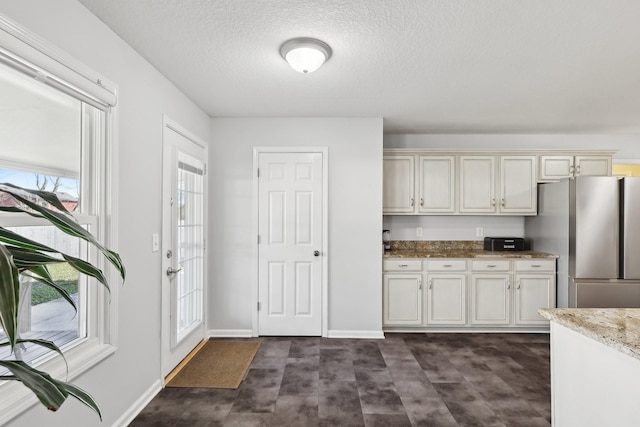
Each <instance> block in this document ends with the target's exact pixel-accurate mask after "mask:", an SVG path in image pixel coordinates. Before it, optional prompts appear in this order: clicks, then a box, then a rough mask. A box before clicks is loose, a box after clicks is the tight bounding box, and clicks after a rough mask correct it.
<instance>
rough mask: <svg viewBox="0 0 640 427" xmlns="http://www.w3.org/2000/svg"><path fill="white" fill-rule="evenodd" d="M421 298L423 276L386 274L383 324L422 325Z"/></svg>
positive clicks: (384, 277)
mask: <svg viewBox="0 0 640 427" xmlns="http://www.w3.org/2000/svg"><path fill="white" fill-rule="evenodd" d="M421 296H422V274H385V275H384V276H383V298H382V309H383V318H382V322H383V324H384V325H387V326H401V325H420V324H422V298H421Z"/></svg>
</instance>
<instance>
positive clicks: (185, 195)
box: [162, 122, 206, 377]
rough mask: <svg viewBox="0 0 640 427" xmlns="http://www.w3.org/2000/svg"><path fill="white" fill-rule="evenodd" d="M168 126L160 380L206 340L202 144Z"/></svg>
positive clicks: (163, 234)
mask: <svg viewBox="0 0 640 427" xmlns="http://www.w3.org/2000/svg"><path fill="white" fill-rule="evenodd" d="M185 135H188V133H187V132H186V131H184V130H182V129H180V128H179V127H178V126H177V125H175V124H171V123H168V122H167V123H165V127H164V133H163V138H164V153H163V177H164V181H163V215H162V217H163V219H162V222H163V233H162V241H163V245H162V318H163V319H162V375H163V377H165V376H166V375H167V374H169V373H170V372H171V370H172V369H173V368H175V367H176V366H177V365H178V364H179V363H180V361H181V360H182V359H184V358H185V357H186V356H187V355H188V354H189V352H190V351H191V350H193V349H194V348H195V347H196V346H197V345H198V343H200V341H202V340H203V339H204V293H205V289H204V283H205V280H204V279H205V263H204V251H205V247H204V244H205V236H206V228H205V224H206V221H205V206H206V179H205V172H206V170H205V168H206V164H205V159H206V148H205V146H204V143H202V142H200V141H198V140H197V139H196V138H195V137H189V136H185Z"/></svg>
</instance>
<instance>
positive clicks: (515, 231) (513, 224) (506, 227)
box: [383, 215, 524, 241]
mask: <svg viewBox="0 0 640 427" xmlns="http://www.w3.org/2000/svg"><path fill="white" fill-rule="evenodd" d="M417 227H422V236H420V237H419V236H416V228H417ZM478 228H481V229H482V236H478V233H477V229H478ZM383 229H384V230H391V240H477V241H482V240H483V239H484V236H492V237H504V236H509V237H524V217H521V216H474V215H452V216H428V215H406V216H402V215H385V216H383Z"/></svg>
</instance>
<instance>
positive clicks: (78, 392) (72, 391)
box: [64, 383, 102, 421]
mask: <svg viewBox="0 0 640 427" xmlns="http://www.w3.org/2000/svg"><path fill="white" fill-rule="evenodd" d="M64 385H65V388H66V390H67V392H68V393H69V395H71V396H73V397H75V398H76V399H78V400H79V401H80V402H82V403H83V404H85V405H86V406H88V407H89V408H91V409H93V410H94V411H95V412H96V413H97V414H98V417H99V418H100V421H102V412H100V407H98V404H97V403H96V401H95V400H93V397H91V395H90V394H89V393H87V392H86V391H84V390H83V389H81V388H80V387H76V386H75V385H73V384H69V383H64Z"/></svg>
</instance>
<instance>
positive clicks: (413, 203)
mask: <svg viewBox="0 0 640 427" xmlns="http://www.w3.org/2000/svg"><path fill="white" fill-rule="evenodd" d="M413 206H415V201H414V200H413V197H412V198H411V207H413Z"/></svg>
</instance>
